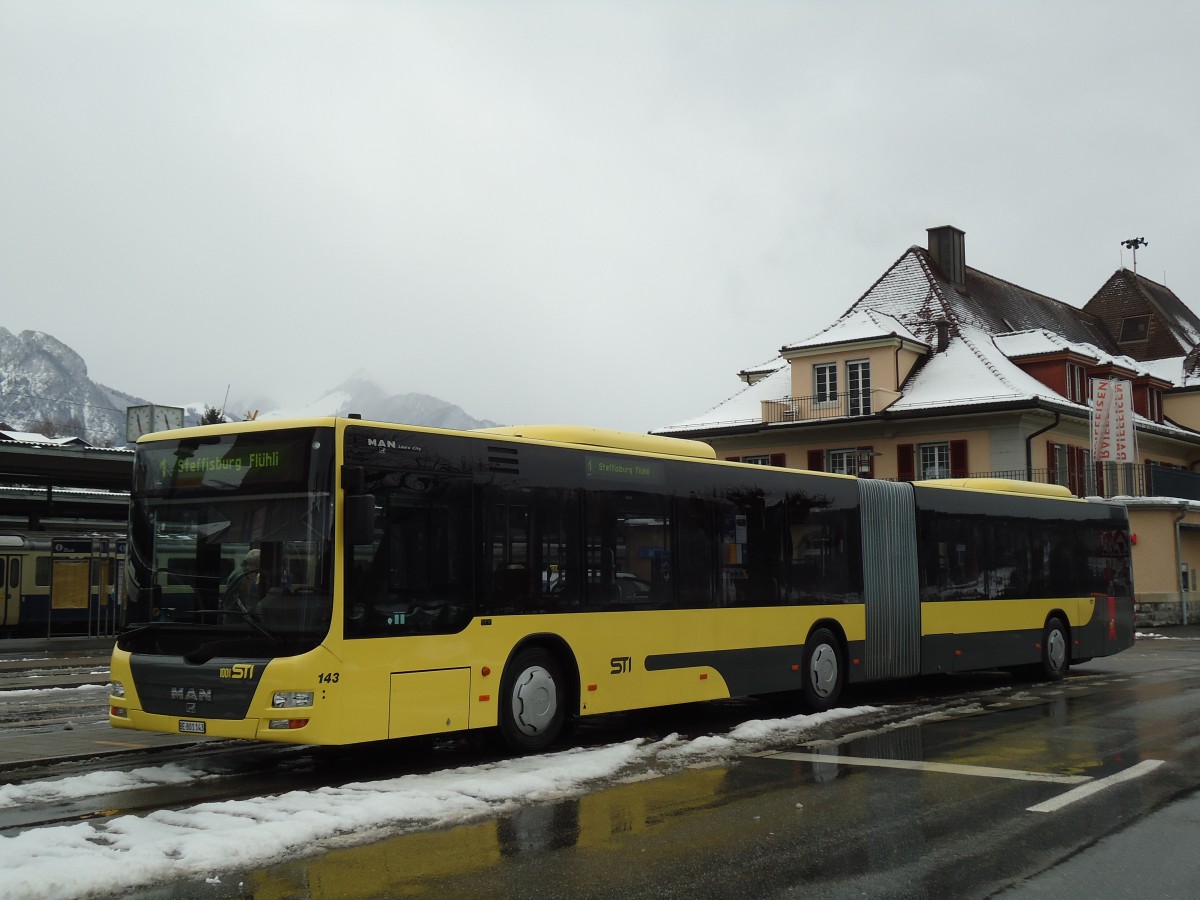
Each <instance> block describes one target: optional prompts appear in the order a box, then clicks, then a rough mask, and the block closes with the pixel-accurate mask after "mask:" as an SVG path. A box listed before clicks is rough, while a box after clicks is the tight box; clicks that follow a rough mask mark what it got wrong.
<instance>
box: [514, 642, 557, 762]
mask: <svg viewBox="0 0 1200 900" xmlns="http://www.w3.org/2000/svg"><path fill="white" fill-rule="evenodd" d="M566 697H567V695H566V691H565V690H564V689H563V676H562V668H561V667H560V666H559V664H558V660H557V659H555V658H554V655H553V654H552V653H550V652H549V651H548V650H546V649H544V648H542V647H529V648H527V649H525V650H522V651H520V652H519V653H518V654H517V655H516V656H515V657H514V658H513V660H512V662H511V663H509V665H508V666H507V667H506V668H505V670H504V678H503V680H502V681H501V683H500V736H501V737H502V738H503V740H504V743H505V745H506V746H507V747H508V748H509V749H510V750H512V751H514V752H516V753H538V752H540V751H542V750H545V749H546V748H547V747H549V746H550V745H551V744H553V743H554V742H555V741H556V740H557V739H558V736H559V735H560V734H562V730H563V721H564V720H565V719H566V712H567V710H566Z"/></svg>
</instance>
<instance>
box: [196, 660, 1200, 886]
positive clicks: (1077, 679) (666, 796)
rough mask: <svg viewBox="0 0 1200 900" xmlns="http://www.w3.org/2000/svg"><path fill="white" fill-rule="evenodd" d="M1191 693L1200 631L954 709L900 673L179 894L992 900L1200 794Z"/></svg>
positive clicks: (1198, 671)
mask: <svg viewBox="0 0 1200 900" xmlns="http://www.w3.org/2000/svg"><path fill="white" fill-rule="evenodd" d="M1198 688H1200V642H1194V643H1193V644H1190V645H1177V646H1171V647H1163V646H1161V645H1153V644H1143V643H1139V645H1138V647H1137V648H1135V649H1134V650H1133V651H1130V652H1129V653H1127V654H1125V655H1123V656H1121V657H1116V658H1113V659H1109V660H1104V661H1102V662H1097V663H1092V664H1089V665H1087V666H1085V667H1081V668H1079V669H1078V670H1077V671H1076V673H1075V674H1074V675H1073V676H1072V677H1071V678H1069V679H1068V680H1067V681H1065V682H1063V683H1061V684H1038V685H1018V686H1017V687H1016V688H1014V687H1013V686H1012V683H1011V682H1009V683H1008V686H1007V687H1006V688H1005V689H1002V690H996V691H991V690H988V689H983V690H979V691H976V692H974V693H973V694H972V695H971V696H969V697H967V698H959V700H958V702H951V703H947V702H944V700H945V697H942V698H941V699H939V701H937V702H932V703H923V704H911V703H906V701H905V699H904V693H903V692H904V688H903V687H902V686H900V687H895V686H893V687H889V688H888V690H887V694H888V698H887V699H886V700H884V701H883V702H885V703H890V702H891V698H892V697H895V698H896V700H897V702H896V704H895V705H894V706H892V707H891V712H893V713H894V715H893V716H891V717H890V718H888V717H884V718H883V719H880V720H872V721H871V724H869V725H868V726H866V727H865V728H864V730H862V731H860V732H858V733H842V734H838V733H830V734H828V735H823V736H821V737H820V738H819V739H811V740H806V741H803V742H801V743H800V744H798V745H797V746H794V747H788V748H783V749H779V750H772V751H769V752H766V753H763V754H760V755H756V756H751V757H745V758H740V759H736V760H732V761H729V762H724V763H721V764H718V765H711V766H709V767H707V768H699V769H687V768H685V769H683V770H681V771H676V772H673V773H669V774H657V773H645V774H643V775H640V776H638V777H636V778H634V779H633V780H631V781H630V782H628V783H620V784H612V785H609V786H607V787H605V788H604V789H602V790H596V791H594V792H592V793H589V794H587V795H585V796H580V797H575V798H572V799H570V800H564V801H559V802H555V803H547V804H531V805H527V806H524V807H522V808H520V809H519V810H517V811H516V812H514V813H512V814H509V815H503V816H499V817H497V818H495V819H492V820H488V821H481V822H477V823H474V824H470V825H463V826H460V827H455V828H449V829H445V830H441V831H417V832H412V833H408V834H400V835H380V836H379V837H380V839H379V840H377V841H375V842H373V843H369V844H361V841H362V838H361V836H355V837H353V838H350V837H348V838H347V842H350V841H353V842H354V843H356V844H358V845H356V846H337V845H336V844H335V845H327V846H323V847H321V848H315V849H317V850H319V855H314V856H313V857H312V858H310V859H306V860H300V861H295V862H289V863H283V864H280V865H278V866H275V867H272V868H268V869H264V870H260V871H256V872H248V873H244V874H242V875H239V876H237V877H235V878H232V879H231V878H228V877H227V878H225V879H224V887H223V888H222V889H221V890H224V891H226V892H227V893H224V894H222V893H221V890H214V889H213V888H212V886H207V889H206V890H203V891H201V890H199V889H198V887H205V886H193V890H195V893H193V894H189V893H188V892H187V890H179V891H175V892H174V895H175V896H181V897H186V896H197V897H198V896H206V897H213V896H254V897H256V898H271V897H281V898H282V897H295V896H304V897H312V898H326V897H327V898H333V897H337V898H355V897H364V898H365V897H393V896H438V897H447V896H453V897H481V898H482V897H515V898H516V897H566V896H569V897H580V898H586V897H596V898H600V897H605V898H610V897H623V898H624V897H656V898H662V897H688V898H704V897H714V898H715V897H729V896H755V897H793V896H794V897H799V896H810V895H812V896H822V897H834V898H837V897H863V896H867V897H944V896H956V897H969V896H978V897H983V896H990V895H992V894H994V893H996V892H998V891H1001V890H1003V889H1004V888H1006V887H1007V886H1009V885H1013V884H1017V883H1021V882H1022V880H1023V879H1027V878H1031V877H1033V876H1036V874H1037V873H1040V872H1048V871H1052V870H1053V868H1054V866H1055V865H1056V864H1058V863H1059V862H1060V861H1062V860H1064V859H1067V858H1069V857H1071V856H1072V855H1073V854H1075V853H1076V852H1077V851H1078V850H1079V849H1080V848H1083V847H1086V846H1088V845H1090V844H1092V843H1094V842H1095V841H1096V840H1097V839H1100V838H1103V837H1104V836H1106V835H1110V834H1117V833H1119V832H1121V831H1122V829H1124V828H1125V827H1126V826H1128V825H1129V824H1130V823H1133V822H1136V821H1138V820H1139V819H1141V818H1142V817H1144V816H1145V815H1146V814H1147V813H1148V812H1149V811H1151V810H1153V809H1155V808H1157V807H1159V806H1161V805H1163V804H1168V803H1170V801H1171V800H1172V799H1173V798H1176V797H1179V796H1182V795H1184V794H1186V793H1188V792H1190V791H1193V790H1195V789H1196V787H1197V785H1198V784H1200V775H1198V774H1197V773H1200V715H1198V713H1200V690H1198ZM908 689H909V691H910V692H912V691H922V690H924V689H925V688H924V687H923V686H922V685H920V684H914V685H909V688H908ZM910 696H911V694H910ZM855 699H856V701H862V702H876V703H878V701H876V700H875V699H874V698H872V697H871V696H870V694H869V693H868V694H866V695H865V696H860V697H856V698H855ZM757 712H758V713H761V712H762V710H761V709H760V710H757ZM853 727H855V726H850V725H848V726H847V729H850V728H853ZM615 739H620V736H617V738H615ZM1073 792H1080V793H1078V794H1076V795H1074V796H1072V794H1073ZM1068 797H1070V798H1071V799H1070V800H1068V801H1064V798H1068Z"/></svg>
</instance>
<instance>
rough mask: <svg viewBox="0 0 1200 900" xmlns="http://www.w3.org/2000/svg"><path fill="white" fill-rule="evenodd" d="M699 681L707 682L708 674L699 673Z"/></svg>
mask: <svg viewBox="0 0 1200 900" xmlns="http://www.w3.org/2000/svg"><path fill="white" fill-rule="evenodd" d="M700 680H701V681H708V673H707V672H701V673H700Z"/></svg>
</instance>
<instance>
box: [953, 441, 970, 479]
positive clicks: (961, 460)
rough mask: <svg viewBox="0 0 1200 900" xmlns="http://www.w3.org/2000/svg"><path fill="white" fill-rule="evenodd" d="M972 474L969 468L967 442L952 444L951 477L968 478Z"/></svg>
mask: <svg viewBox="0 0 1200 900" xmlns="http://www.w3.org/2000/svg"><path fill="white" fill-rule="evenodd" d="M969 474H970V470H969V469H968V468H967V442H966V441H951V442H950V477H951V478H966V477H967V475H969Z"/></svg>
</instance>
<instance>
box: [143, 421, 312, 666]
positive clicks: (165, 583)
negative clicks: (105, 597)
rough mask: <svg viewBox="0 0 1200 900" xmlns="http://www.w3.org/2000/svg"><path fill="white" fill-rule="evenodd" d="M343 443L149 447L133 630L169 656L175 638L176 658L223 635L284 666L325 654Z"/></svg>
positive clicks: (263, 441)
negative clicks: (285, 659)
mask: <svg viewBox="0 0 1200 900" xmlns="http://www.w3.org/2000/svg"><path fill="white" fill-rule="evenodd" d="M333 443H334V442H333V432H332V430H331V429H291V430H287V431H274V432H247V433H240V434H225V435H221V436H212V437H202V438H184V439H181V440H171V441H154V442H149V443H143V444H140V445H139V446H138V448H137V457H136V461H135V464H134V486H133V495H132V498H131V506H130V531H129V534H130V541H129V565H128V568H127V572H128V585H127V586H128V592H127V593H128V606H127V608H126V611H125V624H126V625H127V626H132V627H136V626H144V627H143V631H144V632H145V633H147V634H152V635H154V638H153V641H154V643H153V646H155V647H158V648H160V649H164V650H165V649H166V648H165V647H163V641H164V635H170V636H171V638H170V640H169V644H170V652H182V653H186V652H188V648H189V646H192V645H195V646H199V645H201V644H211V643H212V641H213V640H214V639H217V638H216V635H217V634H218V633H220V635H221V636H222V638H223V639H224V640H226V641H235V642H236V641H238V640H243V641H248V642H250V643H253V644H263V643H266V644H270V645H271V646H270V650H271V652H272V654H273V655H280V654H282V653H286V652H303V651H304V650H306V649H310V648H311V647H313V646H315V645H316V644H317V643H319V642H320V641H321V639H322V638H323V637H324V636H325V634H326V632H327V631H328V628H329V622H330V617H331V612H332V608H333V590H332V570H333V554H332V548H333V543H332V541H333V494H332V485H333V463H332V460H333ZM145 626H153V627H145ZM240 649H242V650H245V649H247V648H245V647H242V648H240Z"/></svg>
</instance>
